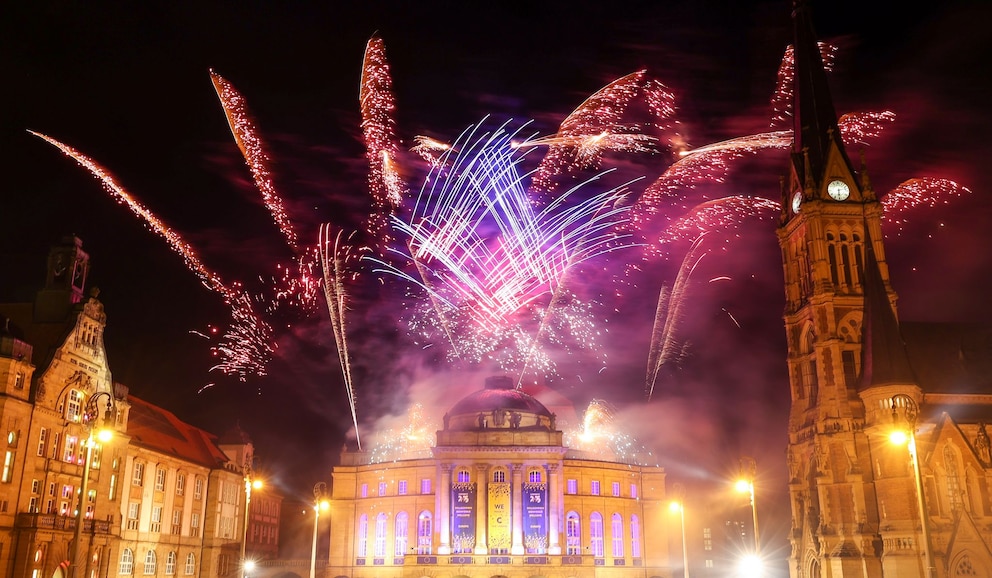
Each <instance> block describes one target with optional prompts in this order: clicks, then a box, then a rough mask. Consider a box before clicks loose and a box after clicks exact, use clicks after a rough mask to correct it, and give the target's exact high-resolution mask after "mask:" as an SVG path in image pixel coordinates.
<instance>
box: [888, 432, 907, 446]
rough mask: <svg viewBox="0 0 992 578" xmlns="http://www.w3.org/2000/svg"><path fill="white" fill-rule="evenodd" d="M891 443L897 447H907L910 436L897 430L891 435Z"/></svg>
mask: <svg viewBox="0 0 992 578" xmlns="http://www.w3.org/2000/svg"><path fill="white" fill-rule="evenodd" d="M889 441H890V442H892V443H894V444H895V445H897V446H902V445H906V442H908V441H909V436H908V435H906V432H904V431H902V430H896V431H894V432H892V433H890V434H889Z"/></svg>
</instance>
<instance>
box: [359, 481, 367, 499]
mask: <svg viewBox="0 0 992 578" xmlns="http://www.w3.org/2000/svg"><path fill="white" fill-rule="evenodd" d="M359 495H360V496H361V497H363V498H367V497H369V485H368V484H362V487H361V490H360V491H359Z"/></svg>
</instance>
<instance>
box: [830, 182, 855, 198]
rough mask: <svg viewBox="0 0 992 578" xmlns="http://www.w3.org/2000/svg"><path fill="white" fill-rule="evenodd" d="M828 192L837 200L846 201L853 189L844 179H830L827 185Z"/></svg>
mask: <svg viewBox="0 0 992 578" xmlns="http://www.w3.org/2000/svg"><path fill="white" fill-rule="evenodd" d="M827 194H828V195H830V198H831V199H833V200H835V201H845V200H847V197H849V196H850V195H851V189H850V188H848V186H847V183H845V182H844V181H830V184H828V185H827Z"/></svg>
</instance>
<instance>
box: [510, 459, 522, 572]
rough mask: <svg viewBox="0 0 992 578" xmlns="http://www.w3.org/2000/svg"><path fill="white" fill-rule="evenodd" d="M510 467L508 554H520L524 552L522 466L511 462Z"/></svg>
mask: <svg viewBox="0 0 992 578" xmlns="http://www.w3.org/2000/svg"><path fill="white" fill-rule="evenodd" d="M510 469H511V471H512V472H513V475H512V476H511V479H512V485H513V490H512V491H513V498H512V499H513V520H512V521H513V531H512V538H513V544H512V545H511V546H510V554H513V555H514V556H520V555H522V554H523V553H524V528H523V522H524V505H523V492H522V490H523V483H524V472H523V470H524V466H523V464H512V465H510Z"/></svg>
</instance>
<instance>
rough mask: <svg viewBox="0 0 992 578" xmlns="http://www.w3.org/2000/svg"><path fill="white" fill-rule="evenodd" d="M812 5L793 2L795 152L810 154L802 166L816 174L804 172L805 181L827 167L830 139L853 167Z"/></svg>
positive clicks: (815, 176) (793, 150) (801, 1)
mask: <svg viewBox="0 0 992 578" xmlns="http://www.w3.org/2000/svg"><path fill="white" fill-rule="evenodd" d="M809 4H810V3H809V1H808V0H795V1H794V3H793V12H792V18H793V23H794V25H795V44H794V45H793V50H794V54H795V58H794V62H795V76H794V77H795V88H794V90H793V97H794V98H795V104H794V108H793V113H794V116H793V118H794V124H793V149H792V152H793V153H794V154H798V153H800V152H804V153H806V155H808V159H809V160H808V163H807V166H804V167H802V169H803V170H804V171H806V170H812V171H813V174H812V175H809V174H807V175H803V177H805V178H804V180H805V181H807V182H808V181H809V180H810V178H812V179H814V180H815V181H817V182H818V181H819V179H820V178H821V177H822V175H823V172H824V170H825V168H826V163H827V153H828V152H829V150H830V143H831V141H835V142H836V144H837V146H838V148H839V150H840V152H841V154H843V155H844V156H845V161H847V165H848V166H850V164H851V163H850V161H848V160H847V158H846V153H845V152H844V143H843V142H842V141H841V138H840V136H841V135H840V129H839V128H838V126H837V113H836V112H835V110H834V104H833V100H832V99H831V97H830V88H829V86H828V84H827V72H826V69H825V67H824V65H823V58H822V57H821V55H820V46H819V43H818V42H817V39H816V33H815V32H814V31H813V16H812V9H811V8H810V6H809ZM807 167H808V169H807ZM796 168H797V169H799V168H800V167H796ZM852 172H853V171H852Z"/></svg>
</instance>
